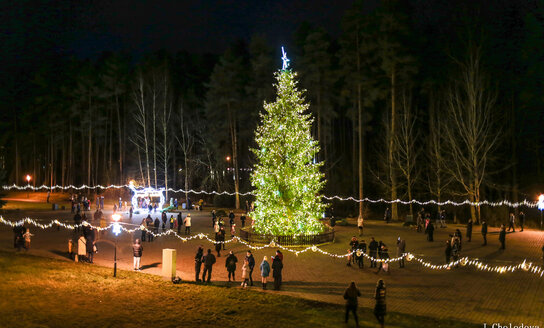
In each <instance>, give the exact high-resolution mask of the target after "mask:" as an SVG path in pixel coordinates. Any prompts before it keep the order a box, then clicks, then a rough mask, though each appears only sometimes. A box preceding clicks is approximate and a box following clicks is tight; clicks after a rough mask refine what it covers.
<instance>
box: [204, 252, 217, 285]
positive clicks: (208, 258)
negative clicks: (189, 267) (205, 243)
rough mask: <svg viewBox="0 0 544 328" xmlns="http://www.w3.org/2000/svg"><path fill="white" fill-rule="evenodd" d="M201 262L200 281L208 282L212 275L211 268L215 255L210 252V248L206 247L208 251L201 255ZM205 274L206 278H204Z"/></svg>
mask: <svg viewBox="0 0 544 328" xmlns="http://www.w3.org/2000/svg"><path fill="white" fill-rule="evenodd" d="M202 262H203V263H204V271H203V272H202V281H203V282H204V281H205V282H207V283H208V282H210V279H211V277H212V268H213V265H214V264H215V256H214V255H213V254H212V250H211V249H209V248H208V253H207V254H206V255H204V256H203V257H202ZM206 274H208V278H207V279H206Z"/></svg>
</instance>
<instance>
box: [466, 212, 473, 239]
mask: <svg viewBox="0 0 544 328" xmlns="http://www.w3.org/2000/svg"><path fill="white" fill-rule="evenodd" d="M467 239H468V242H469V243H470V241H471V240H472V218H469V219H468V222H467Z"/></svg>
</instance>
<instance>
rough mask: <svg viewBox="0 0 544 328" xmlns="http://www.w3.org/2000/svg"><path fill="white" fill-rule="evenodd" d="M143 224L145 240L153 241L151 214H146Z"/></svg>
mask: <svg viewBox="0 0 544 328" xmlns="http://www.w3.org/2000/svg"><path fill="white" fill-rule="evenodd" d="M145 225H146V227H147V230H148V231H147V233H146V235H147V241H148V242H152V241H153V237H154V236H153V219H152V218H151V216H149V215H148V216H147V218H146V219H145Z"/></svg>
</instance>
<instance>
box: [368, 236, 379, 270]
mask: <svg viewBox="0 0 544 328" xmlns="http://www.w3.org/2000/svg"><path fill="white" fill-rule="evenodd" d="M368 256H370V267H371V268H375V267H376V261H375V260H374V259H376V258H377V256H378V242H377V241H376V240H375V239H374V237H370V243H369V244H368Z"/></svg>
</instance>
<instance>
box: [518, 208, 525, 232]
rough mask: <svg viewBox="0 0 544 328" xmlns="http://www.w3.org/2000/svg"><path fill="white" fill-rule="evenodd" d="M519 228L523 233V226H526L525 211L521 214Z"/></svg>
mask: <svg viewBox="0 0 544 328" xmlns="http://www.w3.org/2000/svg"><path fill="white" fill-rule="evenodd" d="M518 219H519V227H520V228H521V230H520V231H523V225H524V224H525V213H523V211H521V212H519V216H518Z"/></svg>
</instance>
